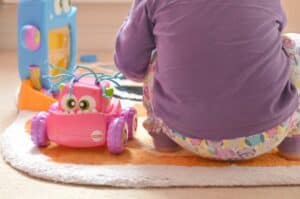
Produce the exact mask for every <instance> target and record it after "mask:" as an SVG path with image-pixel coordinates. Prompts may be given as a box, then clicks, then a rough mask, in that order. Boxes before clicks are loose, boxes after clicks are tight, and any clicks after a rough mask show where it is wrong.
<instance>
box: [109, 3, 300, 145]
mask: <svg viewBox="0 0 300 199" xmlns="http://www.w3.org/2000/svg"><path fill="white" fill-rule="evenodd" d="M285 24H286V18H285V14H284V12H283V10H282V7H281V4H280V0H272V1H271V0H251V1H250V0H238V1H237V0H226V1H224V0H136V3H135V5H134V6H133V8H132V10H131V12H130V14H129V16H128V18H127V20H126V21H125V22H124V24H123V25H122V27H121V29H120V31H119V33H118V37H117V42H116V53H115V62H116V65H117V66H118V68H119V69H120V71H122V72H123V73H124V74H125V75H126V76H127V77H129V78H131V79H134V80H142V79H143V78H144V77H145V74H146V72H147V67H148V63H149V60H150V56H151V52H152V50H153V49H156V50H157V55H158V56H157V71H156V75H155V80H154V88H153V108H154V112H155V114H156V115H157V116H158V117H160V118H162V119H163V120H164V122H165V123H166V124H167V125H168V126H169V127H170V128H172V129H174V130H175V131H178V132H179V133H181V134H183V135H185V136H189V137H194V138H205V139H213V140H220V139H231V138H236V137H241V136H249V135H253V134H256V133H260V132H262V131H264V130H268V129H270V128H272V127H275V126H276V125H278V124H280V123H281V122H283V121H284V120H286V119H287V118H288V117H289V116H290V115H291V114H292V113H293V112H294V111H295V109H296V107H297V104H298V103H297V101H298V100H297V91H296V89H295V87H294V86H293V85H292V84H291V82H290V81H289V70H290V68H289V63H288V58H287V56H286V54H285V52H284V50H283V49H282V43H281V31H282V29H283V28H284V26H285Z"/></svg>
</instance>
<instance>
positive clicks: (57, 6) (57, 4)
mask: <svg viewBox="0 0 300 199" xmlns="http://www.w3.org/2000/svg"><path fill="white" fill-rule="evenodd" d="M54 12H55V14H56V15H60V14H61V12H62V0H54Z"/></svg>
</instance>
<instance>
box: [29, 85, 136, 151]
mask: <svg viewBox="0 0 300 199" xmlns="http://www.w3.org/2000/svg"><path fill="white" fill-rule="evenodd" d="M112 93H113V90H112V88H111V87H110V85H109V83H108V82H101V83H99V84H91V83H87V82H83V81H80V82H75V83H69V84H67V85H65V86H63V87H62V88H61V91H60V94H59V97H58V102H57V103H55V104H53V105H52V106H51V108H50V109H49V110H48V112H40V113H37V114H36V115H35V116H34V118H33V119H32V125H31V139H32V141H33V143H34V144H35V145H36V146H38V147H45V146H47V145H48V143H49V141H53V142H55V143H57V144H59V145H63V146H69V147H76V148H83V147H84V148H85V147H96V146H105V145H106V146H107V148H108V150H109V151H110V152H111V153H113V154H119V153H121V152H123V151H124V149H125V144H126V143H127V141H128V140H130V139H132V138H133V136H134V134H135V132H136V130H137V111H136V109H135V108H132V107H130V108H127V109H122V107H121V103H120V101H119V100H117V99H114V98H112V95H113V94H112Z"/></svg>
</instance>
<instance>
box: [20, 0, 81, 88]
mask: <svg viewBox="0 0 300 199" xmlns="http://www.w3.org/2000/svg"><path fill="white" fill-rule="evenodd" d="M76 18H77V9H76V8H75V7H74V6H72V5H71V1H70V0H20V1H19V10H18V53H19V56H18V57H19V73H20V76H21V79H22V80H28V79H32V78H33V77H31V74H35V76H34V78H35V81H32V82H33V83H34V84H37V85H33V87H40V86H39V85H38V83H39V82H41V86H42V87H43V88H44V89H49V88H50V87H51V82H50V80H49V79H47V78H43V77H44V76H49V75H55V74H57V73H59V71H55V70H52V69H51V68H49V65H51V64H52V65H55V66H59V67H62V68H65V69H67V71H71V70H72V69H73V67H74V66H75V64H76V63H75V61H76V53H77V52H76V51H77V47H76V40H77V26H76ZM32 69H34V73H33V72H32Z"/></svg>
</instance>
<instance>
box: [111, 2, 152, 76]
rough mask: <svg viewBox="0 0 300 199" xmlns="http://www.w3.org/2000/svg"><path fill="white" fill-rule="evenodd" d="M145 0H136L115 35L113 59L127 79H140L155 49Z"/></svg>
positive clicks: (144, 73)
mask: <svg viewBox="0 0 300 199" xmlns="http://www.w3.org/2000/svg"><path fill="white" fill-rule="evenodd" d="M148 13H149V10H148V8H147V0H136V2H135V4H134V5H133V8H132V10H131V12H130V14H129V16H128V17H127V19H126V20H125V22H124V23H123V25H122V26H121V28H120V30H119V33H118V35H117V41H116V49H115V55H114V60H115V63H116V66H117V67H118V69H119V70H120V71H121V72H122V73H123V74H124V75H125V76H126V77H127V78H129V79H132V80H136V81H142V80H143V79H144V77H145V75H146V73H147V68H148V65H149V62H150V57H151V53H152V51H153V50H154V49H155V42H154V36H153V34H152V29H153V25H152V23H151V21H150V19H149V14H148Z"/></svg>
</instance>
